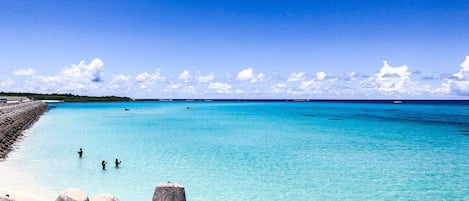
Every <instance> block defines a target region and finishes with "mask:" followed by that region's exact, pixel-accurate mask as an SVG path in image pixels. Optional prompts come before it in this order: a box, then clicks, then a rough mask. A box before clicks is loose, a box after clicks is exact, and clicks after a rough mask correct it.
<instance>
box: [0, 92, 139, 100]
mask: <svg viewBox="0 0 469 201" xmlns="http://www.w3.org/2000/svg"><path fill="white" fill-rule="evenodd" d="M0 96H22V97H27V98H29V99H31V100H61V101H65V102H83V101H132V99H131V98H129V97H119V96H80V95H74V94H57V93H53V94H38V93H14V92H0Z"/></svg>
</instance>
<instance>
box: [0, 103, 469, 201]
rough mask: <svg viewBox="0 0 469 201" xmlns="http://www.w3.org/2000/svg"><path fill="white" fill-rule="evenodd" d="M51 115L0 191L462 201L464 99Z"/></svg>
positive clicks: (64, 109)
mask: <svg viewBox="0 0 469 201" xmlns="http://www.w3.org/2000/svg"><path fill="white" fill-rule="evenodd" d="M49 105H50V109H49V110H48V111H47V112H46V113H45V114H44V115H43V116H42V117H41V118H40V120H39V121H38V122H37V123H36V124H34V126H33V127H32V128H31V129H29V130H28V131H26V132H25V137H24V138H23V139H22V140H20V142H19V143H18V144H17V145H16V147H17V149H16V150H15V151H13V152H11V153H10V155H9V157H8V158H7V159H6V160H4V161H0V176H1V177H3V178H5V177H6V178H8V179H9V181H10V182H5V181H6V180H4V181H2V179H0V187H2V188H7V189H12V190H17V191H22V192H28V193H31V194H32V195H40V196H43V197H46V198H47V199H49V200H53V199H55V197H56V196H57V195H58V194H59V193H60V192H61V191H63V190H65V189H67V188H71V187H75V188H80V189H81V190H83V191H84V192H86V193H87V194H88V195H89V196H90V198H91V197H92V196H93V195H95V194H98V193H102V192H106V193H109V194H113V195H115V196H117V197H118V198H120V200H121V201H149V200H151V198H152V196H153V192H154V189H155V186H156V185H157V184H158V183H160V182H166V181H173V182H178V183H181V184H182V185H184V186H185V190H186V196H187V200H188V201H212V200H213V201H221V200H223V201H240V200H249V201H268V200H293V201H296V200H298V201H300V200H301V201H304V200H469V102H468V101H467V102H458V103H457V104H455V103H451V102H446V103H445V102H443V103H441V102H426V103H412V102H405V101H404V102H403V103H402V104H392V102H388V103H375V102H366V103H359V102H353V103H348V102H235V101H232V102H230V101H224V102H216V101H214V102H203V101H200V102H197V101H194V102H184V101H173V102H157V101H148V102H140V101H137V102H116V103H112V102H111V103H50V104H49ZM125 108H128V109H130V110H129V111H125V110H124V109H125ZM80 147H82V148H83V151H84V156H83V158H82V159H79V158H78V154H77V151H78V149H79V148H80ZM116 158H118V159H119V160H122V164H121V167H119V168H115V167H114V160H115V159H116ZM102 160H106V161H107V162H108V164H107V170H102V168H101V161H102Z"/></svg>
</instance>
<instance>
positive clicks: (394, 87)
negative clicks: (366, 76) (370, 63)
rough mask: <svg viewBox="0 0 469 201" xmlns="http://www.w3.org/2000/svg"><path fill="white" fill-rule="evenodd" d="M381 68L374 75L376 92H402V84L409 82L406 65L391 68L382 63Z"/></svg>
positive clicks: (403, 89) (384, 62)
mask: <svg viewBox="0 0 469 201" xmlns="http://www.w3.org/2000/svg"><path fill="white" fill-rule="evenodd" d="M383 64H384V65H383V67H382V68H381V69H380V71H379V73H377V74H376V78H375V82H376V84H377V90H378V91H382V92H404V91H405V88H404V84H406V83H408V82H410V77H409V75H410V72H408V67H407V66H406V65H403V66H400V67H392V66H390V65H389V64H388V62H386V61H383Z"/></svg>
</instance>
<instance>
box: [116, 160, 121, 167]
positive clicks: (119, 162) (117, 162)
mask: <svg viewBox="0 0 469 201" xmlns="http://www.w3.org/2000/svg"><path fill="white" fill-rule="evenodd" d="M121 163H122V161H119V160H118V159H117V158H116V168H118V167H119V165H120V164H121Z"/></svg>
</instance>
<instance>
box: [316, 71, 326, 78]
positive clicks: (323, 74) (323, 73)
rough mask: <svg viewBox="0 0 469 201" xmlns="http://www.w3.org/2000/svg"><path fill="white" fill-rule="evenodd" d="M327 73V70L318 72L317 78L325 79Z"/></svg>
mask: <svg viewBox="0 0 469 201" xmlns="http://www.w3.org/2000/svg"><path fill="white" fill-rule="evenodd" d="M326 76H327V74H326V73H325V72H317V73H316V78H317V79H318V80H324V78H326Z"/></svg>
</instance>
